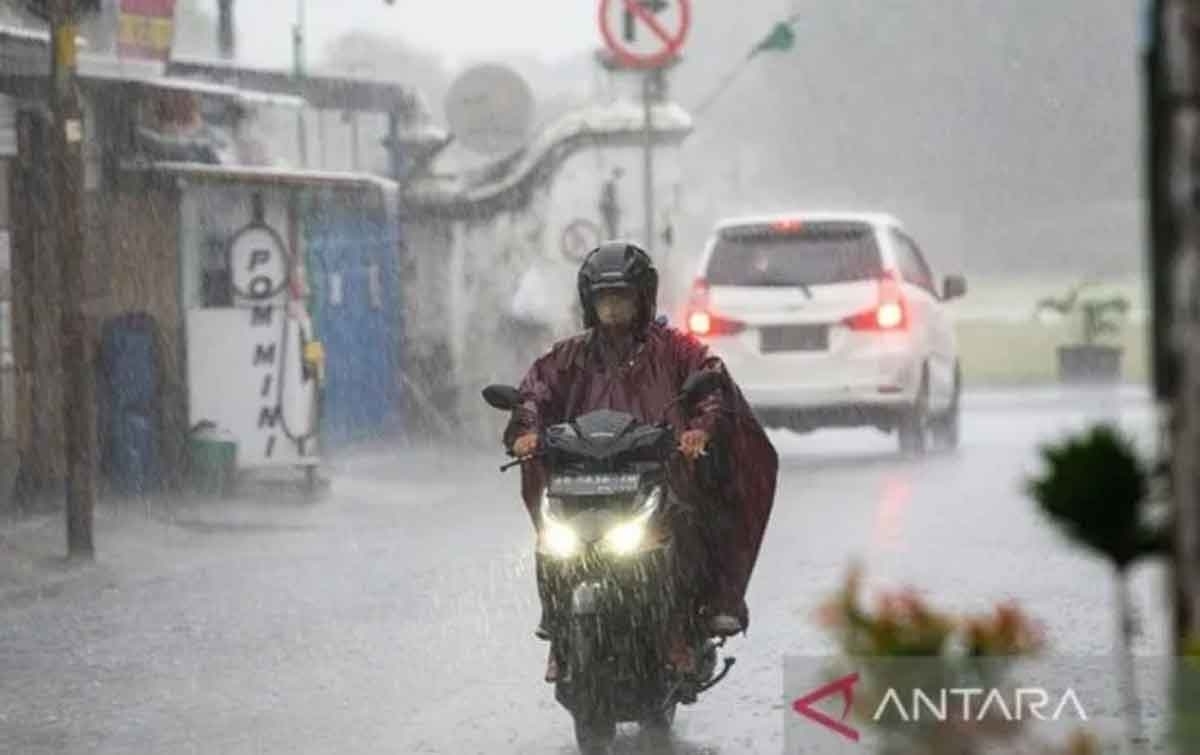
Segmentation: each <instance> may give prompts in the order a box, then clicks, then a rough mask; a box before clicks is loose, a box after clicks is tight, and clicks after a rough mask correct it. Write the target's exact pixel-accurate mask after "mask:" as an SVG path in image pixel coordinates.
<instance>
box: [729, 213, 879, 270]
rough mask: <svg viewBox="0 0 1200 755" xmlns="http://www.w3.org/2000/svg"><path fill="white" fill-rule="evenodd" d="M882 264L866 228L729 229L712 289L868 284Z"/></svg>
mask: <svg viewBox="0 0 1200 755" xmlns="http://www.w3.org/2000/svg"><path fill="white" fill-rule="evenodd" d="M881 271H882V264H881V261H880V256H879V247H878V245H877V244H876V243H875V234H874V232H873V231H872V230H871V228H870V227H869V226H866V225H861V224H846V223H838V224H833V223H821V224H812V225H805V226H802V227H800V228H798V229H796V230H794V231H786V232H784V231H777V230H774V229H772V228H766V229H756V228H749V229H732V230H728V231H724V232H722V234H721V235H720V237H719V238H718V240H717V243H716V247H715V248H714V249H713V255H712V259H711V260H710V262H709V265H708V273H707V278H708V281H709V283H710V284H711V285H714V286H819V285H828V284H832V283H846V282H851V281H860V280H871V279H874V278H877V277H879V275H880V273H881Z"/></svg>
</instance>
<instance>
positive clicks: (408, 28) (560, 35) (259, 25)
mask: <svg viewBox="0 0 1200 755" xmlns="http://www.w3.org/2000/svg"><path fill="white" fill-rule="evenodd" d="M305 2H306V10H305V13H306V16H307V19H306V20H307V23H306V26H307V28H308V50H309V52H308V57H309V61H310V62H311V63H312V64H314V65H316V64H318V60H319V55H320V51H321V50H322V49H324V47H325V45H326V44H327V43H328V42H330V41H331V40H333V39H334V38H336V37H337V36H338V35H339V34H341V33H343V32H346V31H349V30H351V29H354V28H369V29H373V30H375V31H378V32H380V33H393V34H395V35H397V36H398V37H400V38H402V39H404V40H405V41H407V42H409V43H411V44H413V45H415V46H419V47H424V48H426V49H429V50H433V51H437V52H440V53H441V54H442V55H443V56H444V57H445V58H446V60H447V62H448V63H449V64H450V66H451V67H453V68H459V67H462V66H465V65H467V64H470V63H472V62H477V61H480V60H486V59H487V58H488V57H489V56H494V55H503V54H512V53H522V54H530V53H533V54H538V55H539V56H540V57H543V58H544V59H546V60H554V59H556V58H561V57H564V56H566V55H569V54H571V53H576V52H579V51H580V50H589V49H592V48H594V47H597V46H599V44H600V35H599V32H598V31H597V28H596V26H597V23H596V16H597V14H596V7H597V6H596V5H595V3H594V2H592V0H517V1H516V2H497V1H496V0H395V5H391V6H389V5H386V4H385V3H384V0H305ZM205 4H206V5H212V6H214V7H215V2H214V1H213V0H205ZM296 4H297V0H239V2H238V3H237V6H238V7H237V21H238V45H239V56H240V57H241V58H242V59H243V60H245V61H246V62H247V63H249V64H252V65H255V66H264V67H265V66H271V67H287V66H289V65H290V63H291V32H290V23H291V19H294V18H295V14H296ZM514 8H519V12H518V11H515V10H514Z"/></svg>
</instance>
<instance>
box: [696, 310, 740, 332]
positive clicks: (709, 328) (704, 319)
mask: <svg viewBox="0 0 1200 755" xmlns="http://www.w3.org/2000/svg"><path fill="white" fill-rule="evenodd" d="M687 327H688V332H689V333H692V334H693V335H697V336H732V335H735V334H737V333H741V332H742V331H743V330H745V329H746V324H745V323H743V322H738V321H737V320H730V319H728V318H725V317H717V316H716V315H714V314H711V313H709V312H706V311H704V310H702V309H701V310H697V311H695V312H692V313H691V314H690V315H688V320H687Z"/></svg>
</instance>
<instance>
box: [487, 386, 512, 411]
mask: <svg viewBox="0 0 1200 755" xmlns="http://www.w3.org/2000/svg"><path fill="white" fill-rule="evenodd" d="M483 400H484V401H486V402H487V403H488V406H490V407H492V408H493V409H499V410H501V411H505V412H511V411H512V410H513V409H516V408H517V407H518V406H520V405H521V392H520V391H518V390H517V389H516V388H513V387H512V386H511V385H489V386H488V387H487V388H484V389H483Z"/></svg>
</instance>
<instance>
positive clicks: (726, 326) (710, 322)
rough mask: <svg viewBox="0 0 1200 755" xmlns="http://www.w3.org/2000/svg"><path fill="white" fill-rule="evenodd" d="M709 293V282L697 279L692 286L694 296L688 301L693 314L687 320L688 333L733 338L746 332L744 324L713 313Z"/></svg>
mask: <svg viewBox="0 0 1200 755" xmlns="http://www.w3.org/2000/svg"><path fill="white" fill-rule="evenodd" d="M709 293H710V291H709V286H708V281H707V280H705V279H704V278H697V279H696V281H695V282H694V283H693V284H692V295H691V297H689V299H688V309H689V310H690V312H691V313H690V314H689V315H688V316H687V319H686V320H685V322H686V323H687V329H688V332H689V333H691V334H693V335H697V336H731V335H735V334H737V333H741V332H742V331H743V330H745V329H746V325H745V324H744V323H741V322H738V321H737V320H729V319H726V318H724V317H719V316H717V315H715V314H713V313H712V310H711V308H710V307H709Z"/></svg>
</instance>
